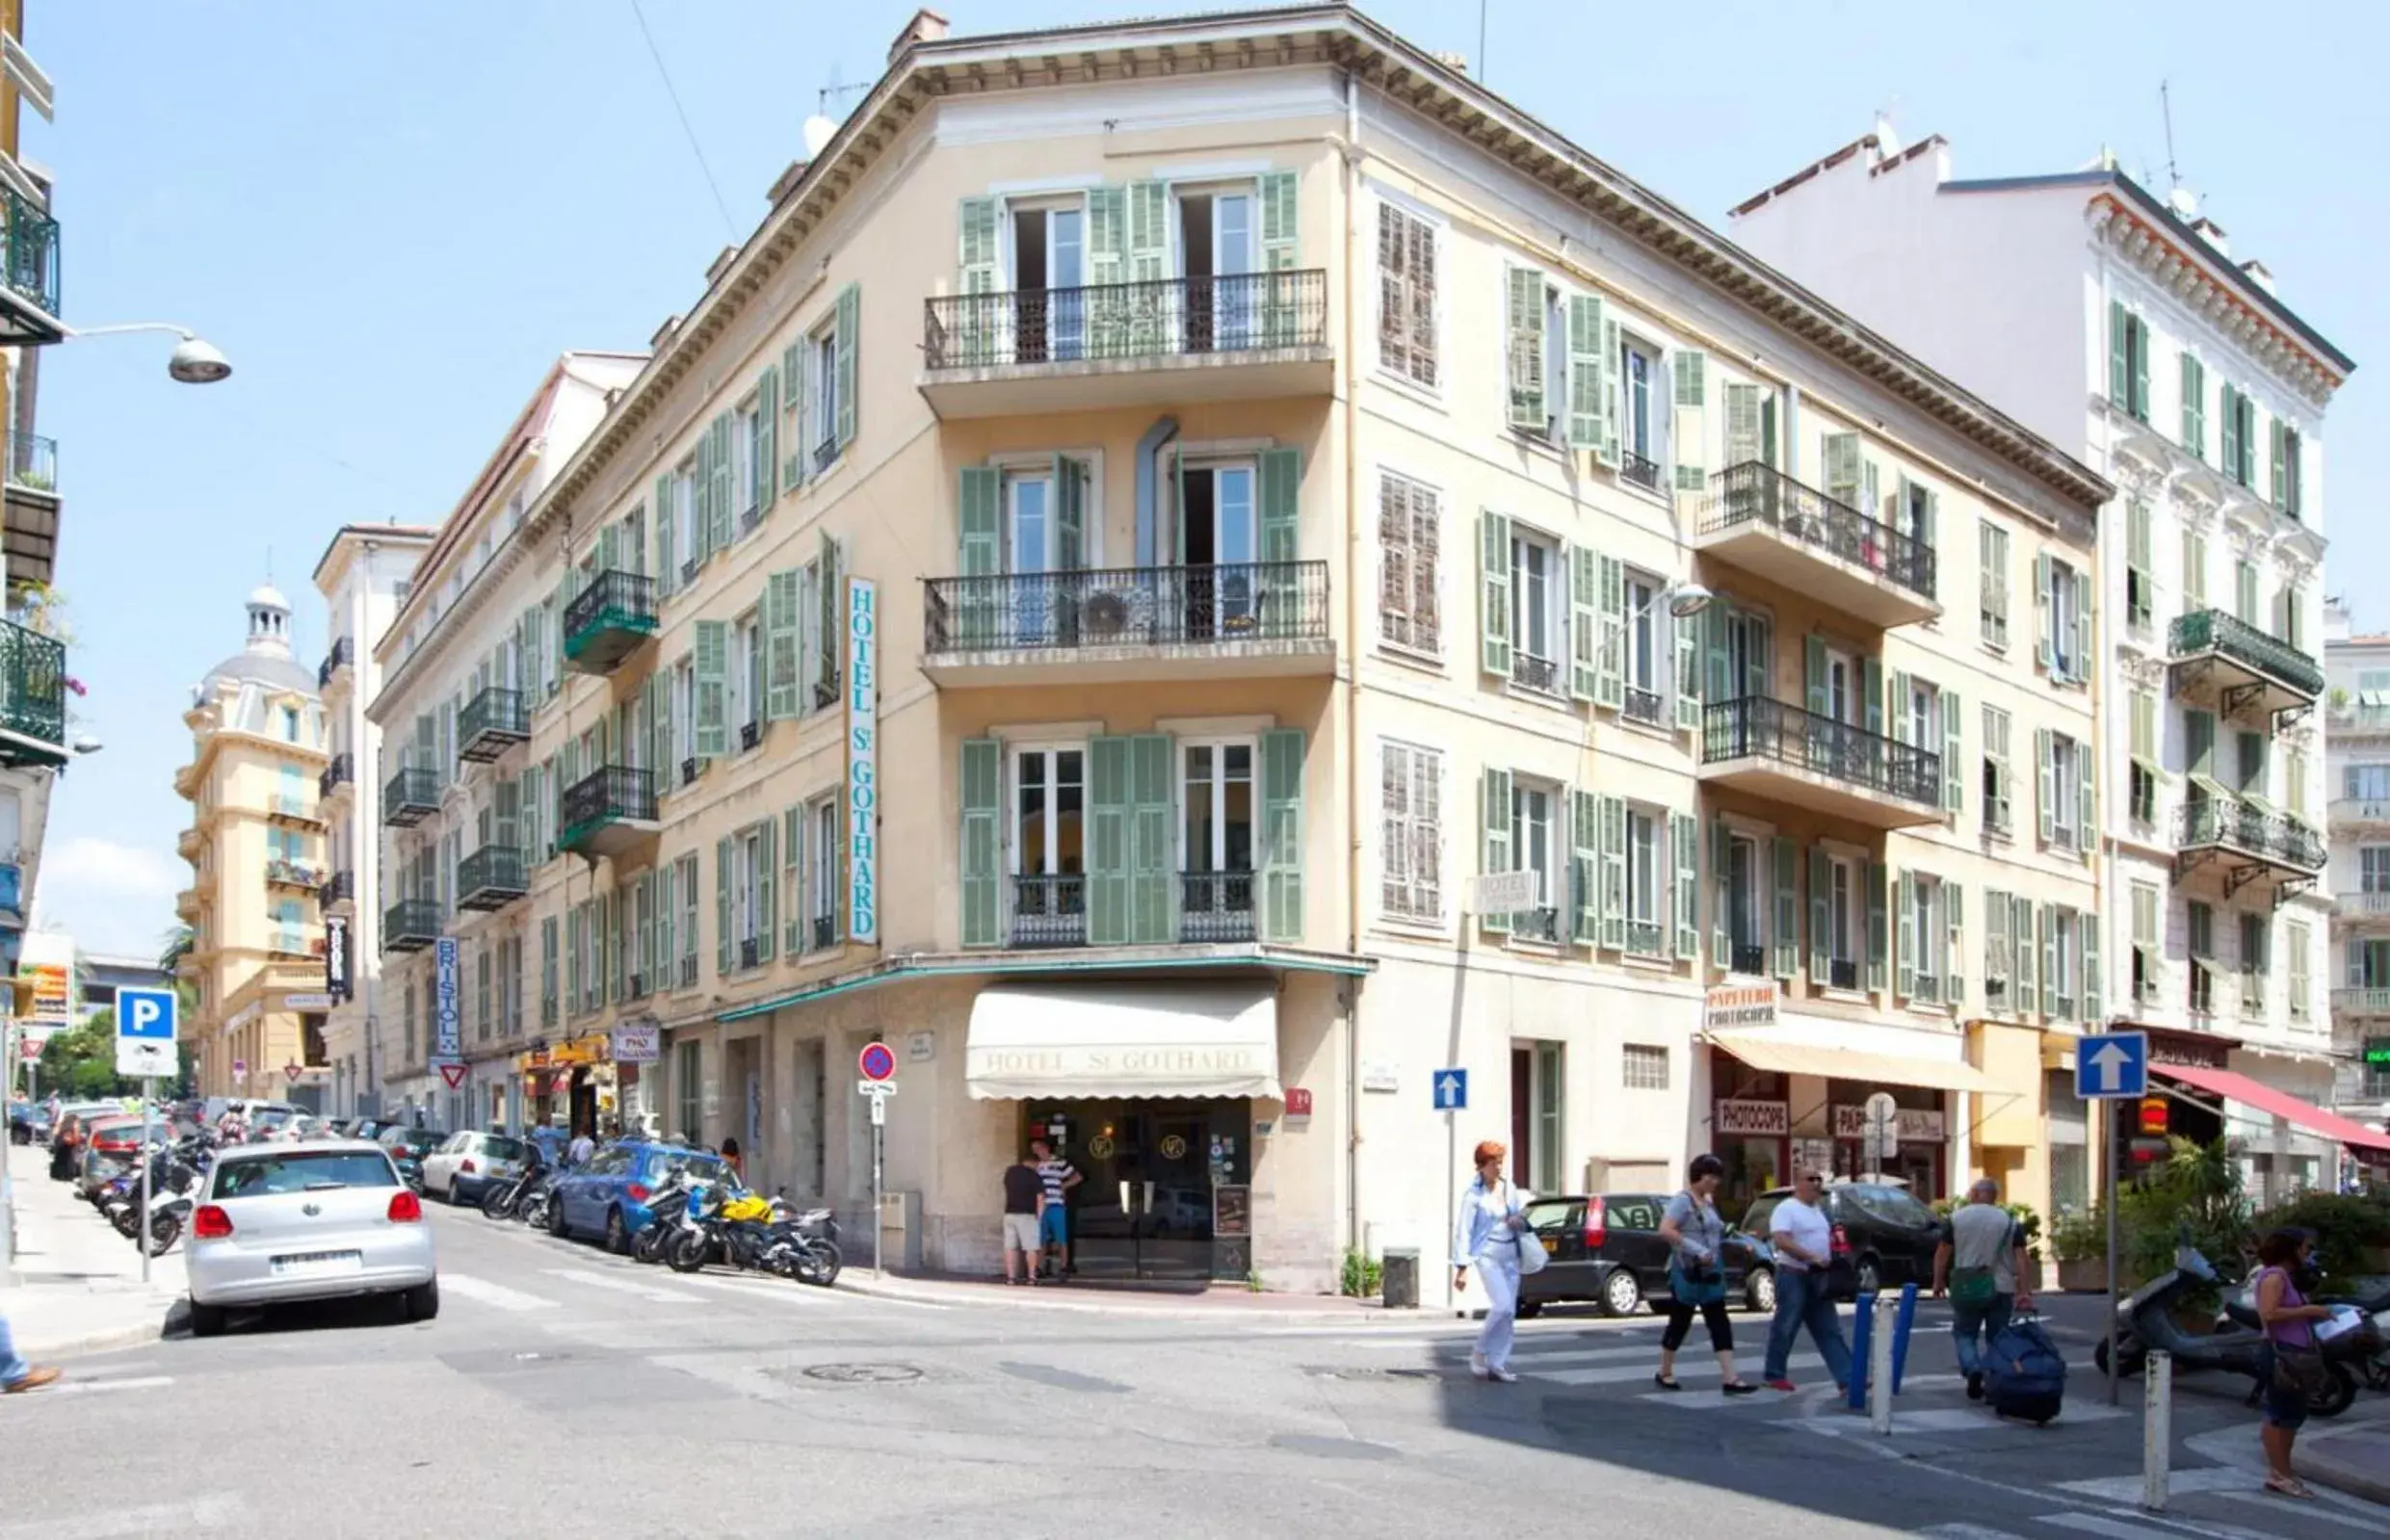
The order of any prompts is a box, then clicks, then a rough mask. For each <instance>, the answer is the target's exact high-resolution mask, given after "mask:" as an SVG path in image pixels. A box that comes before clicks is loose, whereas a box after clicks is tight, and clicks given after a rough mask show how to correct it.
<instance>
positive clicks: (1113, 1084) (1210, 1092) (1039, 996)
mask: <svg viewBox="0 0 2390 1540" xmlns="http://www.w3.org/2000/svg"><path fill="white" fill-rule="evenodd" d="M964 1057H965V1064H966V1068H965V1070H964V1079H965V1081H966V1083H968V1084H969V1085H970V1088H971V1094H972V1095H973V1096H974V1097H977V1098H979V1099H980V1100H982V1101H988V1100H999V1099H1006V1098H1011V1099H1014V1100H1018V1099H1021V1098H1025V1097H1032V1096H1266V1097H1275V1096H1277V1095H1278V1094H1279V1093H1278V997H1277V986H1276V985H1275V984H1274V982H1272V981H1270V980H1267V979H1254V980H1240V981H1238V982H1235V983H1227V982H1203V983H1196V982H1192V981H1190V982H1186V983H1112V984H1093V983H1090V984H1081V985H1069V984H1045V985H1035V984H990V985H988V986H987V987H986V988H985V989H982V990H981V991H980V992H979V998H978V999H977V1000H975V1001H973V1002H972V1003H971V1031H970V1040H969V1044H968V1046H967V1049H966V1051H965V1056H964Z"/></svg>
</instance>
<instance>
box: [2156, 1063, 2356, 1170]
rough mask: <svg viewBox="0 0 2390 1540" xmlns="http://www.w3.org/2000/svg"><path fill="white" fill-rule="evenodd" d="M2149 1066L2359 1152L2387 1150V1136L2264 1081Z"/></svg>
mask: <svg viewBox="0 0 2390 1540" xmlns="http://www.w3.org/2000/svg"><path fill="white" fill-rule="evenodd" d="M2149 1067H2150V1068H2151V1069H2153V1070H2156V1071H2157V1072H2158V1073H2159V1074H2161V1075H2163V1076H2165V1077H2166V1078H2167V1080H2170V1081H2180V1082H2181V1083H2183V1084H2185V1085H2195V1086H2197V1087H2198V1088H2199V1089H2200V1090H2203V1091H2206V1092H2208V1093H2209V1094H2210V1095H2214V1096H2221V1097H2225V1098H2228V1099H2229V1100H2232V1101H2235V1102H2246V1103H2247V1104H2248V1105H2249V1106H2251V1107H2254V1108H2257V1109H2260V1110H2263V1111H2267V1112H2272V1114H2273V1115H2274V1116H2276V1117H2280V1118H2288V1119H2289V1120H2290V1121H2291V1122H2294V1123H2296V1124H2298V1126H2299V1127H2301V1128H2303V1129H2306V1130H2308V1131H2309V1132H2311V1133H2315V1134H2321V1135H2324V1137H2325V1138H2327V1139H2334V1140H2337V1141H2338V1142H2340V1143H2342V1144H2347V1145H2351V1146H2354V1147H2355V1148H2357V1149H2361V1150H2390V1134H2377V1133H2376V1132H2375V1131H2374V1130H2372V1129H2369V1128H2367V1127H2366V1126H2365V1125H2364V1124H2362V1123H2358V1122H2354V1121H2352V1120H2351V1119H2349V1118H2345V1117H2343V1116H2341V1115H2340V1114H2339V1113H2338V1112H2327V1111H2325V1110H2324V1109H2322V1108H2320V1107H2317V1106H2315V1105H2314V1104H2313V1103H2310V1102H2302V1101H2300V1100H2299V1099H2298V1097H2296V1096H2293V1095H2292V1094H2291V1093H2290V1092H2288V1091H2277V1090H2275V1089H2274V1088H2273V1087H2272V1086H2271V1085H2269V1084H2267V1083H2265V1082H2264V1081H2255V1080H2251V1079H2249V1078H2248V1077H2247V1076H2246V1075H2236V1074H2234V1073H2233V1072H2232V1071H2231V1070H2228V1069H2208V1068H2206V1067H2204V1066H2202V1065H2197V1064H2152V1065H2150V1066H2149Z"/></svg>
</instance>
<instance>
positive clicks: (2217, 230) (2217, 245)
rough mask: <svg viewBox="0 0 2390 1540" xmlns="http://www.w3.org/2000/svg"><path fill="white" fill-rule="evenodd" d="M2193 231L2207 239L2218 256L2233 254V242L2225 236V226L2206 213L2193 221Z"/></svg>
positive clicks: (2194, 233) (2201, 238) (2203, 239)
mask: <svg viewBox="0 0 2390 1540" xmlns="http://www.w3.org/2000/svg"><path fill="white" fill-rule="evenodd" d="M2191 233H2192V234H2193V235H2195V236H2197V237H2198V238H2199V239H2200V240H2202V241H2205V242H2206V243H2207V244H2208V245H2209V247H2210V248H2213V249H2214V250H2215V252H2216V254H2217V255H2218V256H2230V255H2232V242H2231V241H2230V239H2229V238H2227V237H2226V236H2225V234H2224V227H2223V226H2222V225H2220V224H2219V223H2217V222H2215V221H2214V220H2211V219H2209V218H2208V217H2207V216H2206V215H2204V214H2202V215H2200V216H2199V217H2198V218H2197V219H2195V220H2193V221H2192V222H2191Z"/></svg>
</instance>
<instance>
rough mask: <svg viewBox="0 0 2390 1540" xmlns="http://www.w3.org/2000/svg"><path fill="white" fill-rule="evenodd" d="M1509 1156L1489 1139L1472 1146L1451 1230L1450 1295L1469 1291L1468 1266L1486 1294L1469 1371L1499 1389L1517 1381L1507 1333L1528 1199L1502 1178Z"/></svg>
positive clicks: (1514, 1311)
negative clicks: (1471, 1171)
mask: <svg viewBox="0 0 2390 1540" xmlns="http://www.w3.org/2000/svg"><path fill="white" fill-rule="evenodd" d="M1509 1154H1510V1151H1509V1149H1507V1148H1506V1147H1504V1146H1503V1145H1501V1144H1498V1143H1496V1142H1495V1141H1493V1140H1492V1139H1487V1140H1485V1141H1484V1143H1483V1144H1480V1145H1479V1146H1478V1147H1477V1150H1476V1152H1475V1156H1474V1158H1475V1160H1476V1162H1477V1175H1476V1176H1475V1177H1474V1178H1472V1179H1471V1181H1470V1183H1469V1186H1468V1188H1467V1190H1466V1191H1464V1192H1462V1193H1461V1194H1460V1214H1459V1217H1458V1220H1457V1221H1456V1222H1455V1224H1454V1226H1453V1289H1454V1292H1460V1291H1462V1290H1465V1289H1467V1288H1468V1287H1469V1268H1470V1267H1471V1266H1475V1267H1476V1268H1477V1277H1478V1282H1479V1283H1480V1284H1481V1285H1482V1286H1484V1290H1485V1329H1484V1330H1483V1331H1481V1332H1479V1333H1478V1334H1477V1346H1476V1348H1475V1349H1473V1350H1472V1351H1471V1352H1470V1354H1469V1372H1470V1373H1472V1374H1475V1375H1476V1376H1477V1377H1478V1378H1480V1379H1490V1380H1495V1381H1498V1382H1500V1383H1502V1384H1504V1385H1512V1384H1516V1383H1517V1382H1518V1376H1517V1375H1516V1374H1513V1373H1511V1372H1510V1332H1511V1329H1512V1327H1514V1326H1515V1325H1516V1324H1517V1322H1518V1248H1519V1246H1520V1245H1521V1244H1522V1243H1523V1240H1525V1239H1527V1216H1526V1214H1524V1213H1523V1212H1522V1211H1523V1210H1525V1208H1526V1207H1527V1194H1526V1193H1524V1192H1521V1191H1520V1190H1519V1189H1518V1188H1514V1187H1512V1186H1511V1185H1510V1183H1509V1182H1508V1181H1506V1180H1504V1178H1503V1175H1502V1162H1503V1160H1504V1158H1505V1157H1507V1156H1508V1155H1509ZM1537 1243H1538V1244H1540V1242H1537Z"/></svg>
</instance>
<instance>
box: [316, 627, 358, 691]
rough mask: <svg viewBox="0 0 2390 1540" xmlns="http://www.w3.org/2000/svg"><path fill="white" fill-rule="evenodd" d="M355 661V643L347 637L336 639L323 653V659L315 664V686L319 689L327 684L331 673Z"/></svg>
mask: <svg viewBox="0 0 2390 1540" xmlns="http://www.w3.org/2000/svg"><path fill="white" fill-rule="evenodd" d="M355 662H356V643H355V641H352V640H351V639H349V638H347V637H341V638H338V639H335V640H334V641H333V642H332V644H331V648H330V650H328V652H326V653H325V654H324V661H323V662H322V663H320V664H318V665H316V668H315V683H316V688H317V689H319V690H321V689H323V688H324V687H326V686H328V685H329V684H330V683H331V682H332V676H333V675H335V674H337V673H339V672H340V670H342V669H343V668H346V667H348V666H350V665H352V664H354V663H355Z"/></svg>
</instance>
